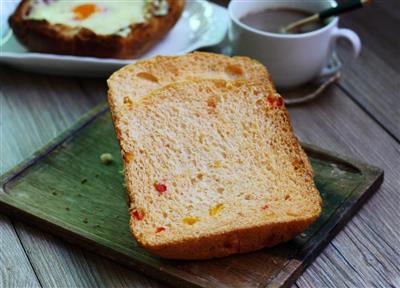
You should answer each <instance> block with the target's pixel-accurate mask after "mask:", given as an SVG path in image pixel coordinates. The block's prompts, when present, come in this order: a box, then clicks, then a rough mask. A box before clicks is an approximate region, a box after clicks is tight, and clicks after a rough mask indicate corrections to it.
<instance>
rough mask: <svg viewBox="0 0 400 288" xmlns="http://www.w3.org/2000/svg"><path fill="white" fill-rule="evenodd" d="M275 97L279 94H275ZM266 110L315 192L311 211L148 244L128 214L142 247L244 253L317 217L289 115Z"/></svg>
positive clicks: (184, 253) (191, 256)
mask: <svg viewBox="0 0 400 288" xmlns="http://www.w3.org/2000/svg"><path fill="white" fill-rule="evenodd" d="M195 81H199V80H193V81H192V82H195ZM210 81H214V82H218V81H221V83H223V84H224V83H225V81H224V80H210ZM228 82H229V81H228ZM230 83H235V84H233V85H242V84H248V85H254V84H256V83H254V82H249V81H244V80H237V81H231V82H230ZM182 84H183V83H182ZM174 85H175V84H169V85H166V86H164V87H163V88H160V89H159V90H165V89H168V87H174ZM157 91H158V89H157V90H155V91H152V92H150V93H149V94H148V95H146V96H144V97H143V98H142V99H141V100H144V99H146V98H151V97H152V96H151V95H153V94H156V93H157ZM277 97H281V96H279V95H277ZM266 105H267V104H266ZM267 107H268V105H267ZM267 110H270V113H272V114H274V115H275V116H272V117H280V119H281V121H279V122H281V123H285V124H284V125H285V126H286V127H285V128H286V129H287V133H286V134H285V135H284V136H287V137H282V138H279V140H278V141H279V142H277V144H278V145H287V146H289V147H292V149H293V155H297V156H295V157H294V158H293V159H294V160H295V161H296V165H297V166H298V169H297V172H298V173H299V175H298V177H305V179H306V182H307V183H308V184H309V189H308V190H307V191H308V192H309V193H316V195H318V200H317V201H316V203H315V210H314V211H313V213H312V214H305V215H303V216H296V218H294V219H291V220H287V221H277V222H269V223H262V224H259V225H254V226H249V227H244V228H239V229H236V230H229V229H228V231H226V232H224V231H214V232H211V233H208V234H203V235H201V236H195V235H193V236H191V237H188V238H183V239H180V240H178V241H170V242H168V243H164V244H161V243H154V242H151V243H149V242H148V241H147V240H146V239H145V237H143V235H142V234H140V233H138V232H137V231H135V229H134V227H135V225H134V222H135V221H137V220H135V219H134V218H133V217H131V220H130V225H129V226H130V229H131V232H132V234H133V235H134V236H135V238H136V240H137V241H138V242H139V244H140V245H141V246H142V247H143V248H145V249H146V250H148V251H149V252H151V253H152V254H154V255H157V256H159V257H162V258H169V259H183V260H204V259H211V258H219V257H225V256H229V255H232V254H236V253H247V252H251V251H256V250H259V249H262V248H265V247H272V246H275V245H277V244H280V243H283V242H286V241H289V240H291V239H293V238H294V237H295V236H296V235H298V234H300V233H302V232H303V231H305V230H306V229H307V228H308V226H310V225H311V224H312V223H313V222H314V221H315V220H316V219H317V218H318V217H319V215H320V213H321V209H322V201H321V198H320V196H319V193H318V191H317V190H316V188H315V186H314V183H313V180H312V177H313V173H312V170H311V168H310V167H311V165H310V163H309V161H308V158H307V156H306V154H305V153H304V151H303V149H302V148H301V146H300V144H299V142H298V140H297V137H296V136H295V135H294V134H293V128H292V125H291V122H290V120H289V114H288V112H287V110H286V109H279V110H280V112H276V109H275V108H272V109H271V108H267ZM267 113H269V112H267ZM116 131H117V137H118V139H119V141H120V143H121V141H122V138H121V132H120V131H119V129H118V128H117V129H116ZM121 148H122V146H121ZM125 153H126V152H125V151H124V150H123V148H122V154H123V155H125ZM124 162H125V167H127V166H126V165H127V162H128V161H127V159H126V158H125V157H124ZM125 177H126V185H127V188H128V191H129V193H128V198H129V205H130V207H132V206H131V203H135V201H134V197H133V194H135V193H136V192H134V191H135V187H133V186H132V182H131V181H128V176H127V175H125ZM133 206H134V205H133Z"/></svg>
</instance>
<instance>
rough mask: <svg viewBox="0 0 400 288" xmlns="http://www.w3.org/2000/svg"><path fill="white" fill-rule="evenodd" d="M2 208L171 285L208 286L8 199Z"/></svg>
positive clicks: (14, 216) (36, 225)
mask: <svg viewBox="0 0 400 288" xmlns="http://www.w3.org/2000/svg"><path fill="white" fill-rule="evenodd" d="M0 200H1V197H0ZM0 209H1V212H2V213H4V214H6V215H9V216H12V217H13V218H15V219H19V220H21V221H23V222H25V223H28V224H31V225H33V226H35V227H37V228H39V229H41V230H42V231H45V232H48V233H50V234H52V235H54V236H56V237H59V238H60V239H62V240H65V241H67V242H68V243H71V244H73V245H77V246H79V247H82V248H84V249H86V250H88V251H91V252H94V253H96V254H98V255H101V256H103V257H106V258H108V259H110V260H112V261H115V262H117V263H120V264H122V265H124V266H126V267H128V268H133V269H135V270H137V271H140V272H142V273H144V274H145V275H147V276H149V277H151V278H153V279H156V280H160V281H162V282H165V283H167V284H169V285H173V286H174V287H193V288H204V287H208V285H207V282H206V281H201V280H197V283H195V282H194V281H193V279H192V278H191V277H190V273H187V272H182V271H180V270H179V271H178V269H176V270H175V269H171V268H170V267H166V268H163V267H162V268H161V269H159V268H157V267H156V266H154V265H151V263H150V264H149V263H146V264H145V263H143V262H141V261H139V260H136V259H135V260H132V258H131V257H129V256H127V255H125V254H123V253H120V252H116V251H115V250H113V249H111V248H109V247H107V246H105V245H102V244H100V243H97V242H96V241H93V240H91V239H88V238H85V237H82V236H80V235H79V234H76V233H74V232H73V231H71V230H69V229H67V228H63V227H61V226H59V225H57V224H55V223H52V222H50V221H47V220H46V219H43V218H41V217H38V216H36V215H34V214H31V213H29V212H26V211H23V210H20V209H19V208H18V207H15V206H13V205H12V204H10V203H8V202H7V201H0ZM185 274H186V275H185Z"/></svg>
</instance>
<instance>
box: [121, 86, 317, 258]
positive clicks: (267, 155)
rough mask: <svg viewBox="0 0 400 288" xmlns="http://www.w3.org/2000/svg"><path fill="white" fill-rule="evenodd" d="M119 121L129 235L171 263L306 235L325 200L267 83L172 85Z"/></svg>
mask: <svg viewBox="0 0 400 288" xmlns="http://www.w3.org/2000/svg"><path fill="white" fill-rule="evenodd" d="M122 109H123V111H121V113H118V116H117V117H118V123H119V130H120V131H119V133H118V137H119V141H120V145H121V148H122V153H123V158H124V161H125V177H126V184H127V189H128V193H129V199H130V212H131V215H132V217H131V221H130V226H131V230H132V232H133V234H134V236H135V237H136V239H137V240H138V242H139V243H140V244H141V245H142V246H143V247H144V248H146V249H148V250H149V251H151V252H152V253H154V254H156V255H159V256H161V257H166V258H176V259H207V258H212V257H222V256H226V255H230V254H233V253H243V252H248V251H253V250H256V249H260V248H262V247H268V246H273V245H276V244H277V243H280V242H283V241H287V240H289V239H291V238H292V237H294V236H295V235H296V234H298V233H301V232H302V231H304V230H305V229H306V228H307V227H308V226H309V225H310V224H311V223H312V222H313V221H314V220H315V219H316V218H317V217H318V216H319V214H320V212H321V198H320V195H319V193H318V191H317V189H316V188H315V185H314V182H313V178H312V173H311V172H310V171H309V169H307V163H305V161H304V158H303V156H302V153H304V152H303V151H302V148H301V147H300V145H299V142H298V140H297V138H296V137H295V136H294V134H293V132H292V127H291V124H290V122H289V118H288V113H287V111H286V109H285V107H284V105H283V100H282V98H281V97H280V96H279V95H278V94H276V93H272V92H271V86H270V85H267V84H261V83H259V82H258V83H254V82H248V81H224V80H193V81H186V82H180V83H175V84H171V85H167V86H165V87H163V88H161V89H158V90H155V91H153V92H151V93H150V94H148V95H147V96H144V97H142V98H141V99H139V100H137V101H136V102H135V103H132V104H127V105H125V106H124V107H123V108H122Z"/></svg>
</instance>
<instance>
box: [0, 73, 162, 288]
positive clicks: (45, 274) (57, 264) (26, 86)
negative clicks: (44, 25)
mask: <svg viewBox="0 0 400 288" xmlns="http://www.w3.org/2000/svg"><path fill="white" fill-rule="evenodd" d="M104 83H105V82H104V81H102V80H99V79H73V78H67V77H54V76H53V77H49V76H46V75H39V74H31V73H26V72H22V71H17V70H15V69H12V68H9V67H6V66H3V65H1V66H0V108H1V121H0V125H1V126H0V127H1V140H0V141H1V145H0V146H1V149H0V159H1V161H0V162H1V167H0V174H2V173H4V172H5V171H7V170H8V169H10V168H11V167H13V166H15V165H16V164H18V163H19V162H21V161H22V160H23V159H25V158H26V157H28V156H30V155H31V154H32V153H33V152H34V151H36V150H37V149H38V148H40V147H41V146H43V145H45V144H46V143H48V142H49V141H50V140H51V139H53V138H54V137H55V136H57V135H58V134H59V133H61V132H62V131H63V130H65V129H66V128H68V127H69V126H71V125H72V124H73V123H74V122H75V121H76V120H77V119H78V118H79V117H80V116H82V114H83V113H85V112H86V111H88V110H89V109H90V108H92V107H93V106H94V105H96V104H97V103H99V102H100V101H104V99H105V97H106V96H105V95H106V90H105V89H104V88H105V84H104ZM83 86H84V87H85V89H83V88H82V87H83ZM1 217H3V218H4V219H5V221H6V222H7V223H10V222H9V220H7V218H6V217H4V216H1ZM14 223H15V229H16V231H17V232H18V234H19V236H20V238H21V241H22V243H23V245H24V247H26V249H27V250H28V251H30V252H31V253H29V254H28V255H27V256H28V257H29V259H30V261H31V262H32V265H33V267H34V269H35V271H37V274H38V276H39V278H40V279H39V280H40V282H41V283H42V284H43V286H44V287H68V286H69V284H68V283H74V284H75V286H77V287H79V286H82V285H84V286H88V287H90V286H99V283H107V286H111V285H112V286H113V287H127V286H130V285H131V283H135V285H137V286H139V287H140V286H145V287H146V286H151V285H153V286H155V287H156V286H157V285H159V284H157V282H155V281H154V280H147V279H145V278H143V277H141V276H140V275H139V274H138V273H135V272H132V271H129V270H127V269H126V268H123V267H121V266H120V265H117V264H114V263H112V262H110V261H108V260H105V259H103V258H102V257H99V256H97V255H93V254H91V253H88V252H86V251H84V250H82V249H80V248H77V247H74V246H72V245H68V244H66V243H64V242H63V241H61V240H59V239H56V238H54V237H53V236H51V235H49V234H47V233H43V232H41V231H40V230H38V229H36V228H31V227H29V226H27V225H25V224H22V223H19V222H18V221H14ZM4 227H7V226H6V224H4ZM0 228H3V224H1V226H0ZM11 228H12V227H11ZM4 235H7V237H8V238H5V240H7V243H8V244H9V245H10V246H11V247H12V249H11V250H8V252H10V253H12V254H11V255H13V257H15V259H14V261H15V263H21V264H20V265H21V269H20V271H16V273H8V274H7V278H4V279H6V284H7V285H11V286H10V287H18V285H15V284H17V283H19V282H18V281H24V279H25V278H26V279H36V276H35V274H34V273H33V270H32V269H31V270H29V269H26V268H25V266H26V265H30V264H29V261H28V258H27V256H26V255H24V252H23V249H22V246H20V244H19V243H20V242H19V239H18V237H17V235H16V234H14V235H11V234H4ZM4 237H6V236H4ZM2 238H3V236H2ZM2 240H3V239H2ZM12 243H14V244H12ZM18 251H22V253H20V252H18ZM6 252H7V251H6V250H3V249H2V250H1V251H0V255H2V253H6ZM8 252H7V253H8ZM9 256H10V255H9ZM9 256H7V257H9ZM1 257H5V258H4V259H8V258H6V256H3V255H2V256H1ZM49 259H51V261H48V260H49ZM0 263H4V262H3V261H0ZM10 263H13V262H10ZM15 263H14V265H15ZM26 263H27V264H26ZM4 267H6V266H4ZM15 267H18V265H15ZM104 269H106V270H107V271H108V272H107V271H105V270H104ZM16 270H18V269H16ZM19 272H20V273H26V275H25V276H24V277H21V275H20V273H19ZM36 281H37V280H36ZM0 283H1V281H0ZM37 283H39V282H37ZM58 283H59V284H60V285H61V284H63V285H61V286H58ZM64 284H65V285H64ZM21 285H22V286H24V284H23V283H21ZM32 285H33V284H32ZM27 286H30V285H27ZM1 287H3V286H1ZM5 287H8V286H5Z"/></svg>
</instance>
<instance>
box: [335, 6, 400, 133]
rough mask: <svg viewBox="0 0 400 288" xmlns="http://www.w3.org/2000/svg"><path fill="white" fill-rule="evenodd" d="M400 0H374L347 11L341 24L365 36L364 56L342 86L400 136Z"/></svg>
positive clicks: (347, 70)
mask: <svg viewBox="0 0 400 288" xmlns="http://www.w3.org/2000/svg"><path fill="white" fill-rule="evenodd" d="M399 11H400V2H399V1H397V0H384V1H373V4H372V5H371V6H370V7H366V8H364V9H361V10H359V11H355V12H353V13H350V14H347V15H343V16H342V17H341V25H340V26H343V27H346V28H347V27H348V28H350V29H353V30H354V31H355V32H356V33H357V34H359V36H360V38H361V40H362V45H363V47H362V51H361V55H360V58H359V59H357V60H356V61H353V62H352V63H351V65H350V66H348V67H346V65H345V69H344V73H343V78H342V80H341V81H340V86H341V87H343V88H344V89H345V90H346V91H347V92H348V95H349V96H350V97H351V98H353V99H354V100H355V101H356V102H357V103H358V104H359V105H360V106H361V107H362V108H363V109H365V110H366V111H367V112H368V114H369V115H370V116H371V117H373V118H374V119H376V121H378V122H379V123H380V124H381V126H382V127H384V129H386V130H387V131H389V133H391V134H392V135H394V137H396V138H397V140H400V124H399V123H400V101H399V99H400V57H399V51H400V36H399V32H398V30H397V28H395V27H398V26H399V25H400V24H399V23H400V12H399Z"/></svg>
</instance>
